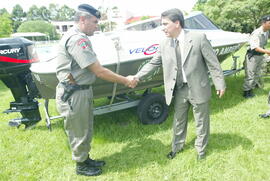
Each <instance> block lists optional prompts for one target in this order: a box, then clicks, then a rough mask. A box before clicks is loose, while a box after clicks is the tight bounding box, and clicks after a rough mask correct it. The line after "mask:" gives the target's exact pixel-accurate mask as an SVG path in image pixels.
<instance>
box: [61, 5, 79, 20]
mask: <svg viewBox="0 0 270 181" xmlns="http://www.w3.org/2000/svg"><path fill="white" fill-rule="evenodd" d="M74 14H75V10H74V9H72V8H70V7H68V6H66V5H64V6H62V7H61V8H60V9H59V11H58V19H57V20H58V21H70V20H72V19H73V17H74Z"/></svg>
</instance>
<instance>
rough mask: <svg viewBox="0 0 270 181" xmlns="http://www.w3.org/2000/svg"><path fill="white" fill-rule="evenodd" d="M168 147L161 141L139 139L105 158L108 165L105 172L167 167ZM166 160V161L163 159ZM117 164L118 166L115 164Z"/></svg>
mask: <svg viewBox="0 0 270 181" xmlns="http://www.w3.org/2000/svg"><path fill="white" fill-rule="evenodd" d="M167 151H168V147H167V146H165V145H164V144H162V143H161V141H159V140H153V139H139V140H136V141H133V142H131V143H129V144H127V145H126V146H125V147H124V148H123V149H122V150H119V152H117V153H114V154H112V155H109V156H107V157H103V158H102V159H103V160H106V162H107V164H106V167H107V168H105V169H104V170H105V172H126V171H130V170H133V169H136V168H143V167H144V166H147V165H149V164H153V163H157V164H159V165H165V164H167V162H169V160H168V159H167V158H166V155H165V154H164V153H166V152H167ZM162 158H164V159H162ZM115 163H117V164H115Z"/></svg>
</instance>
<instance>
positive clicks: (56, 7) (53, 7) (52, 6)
mask: <svg viewBox="0 0 270 181" xmlns="http://www.w3.org/2000/svg"><path fill="white" fill-rule="evenodd" d="M49 11H50V14H51V20H54V21H56V20H58V19H59V17H58V11H59V5H57V4H53V3H51V4H49Z"/></svg>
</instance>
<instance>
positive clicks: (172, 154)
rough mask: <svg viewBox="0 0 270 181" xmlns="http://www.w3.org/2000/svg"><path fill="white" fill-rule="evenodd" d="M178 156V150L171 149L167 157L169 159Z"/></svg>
mask: <svg viewBox="0 0 270 181" xmlns="http://www.w3.org/2000/svg"><path fill="white" fill-rule="evenodd" d="M175 156H176V152H173V151H171V152H170V153H169V154H168V155H167V158H168V159H173V158H174V157H175Z"/></svg>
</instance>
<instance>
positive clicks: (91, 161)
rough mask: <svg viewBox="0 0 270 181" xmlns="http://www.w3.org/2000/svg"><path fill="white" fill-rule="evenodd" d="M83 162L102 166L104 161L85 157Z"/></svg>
mask: <svg viewBox="0 0 270 181" xmlns="http://www.w3.org/2000/svg"><path fill="white" fill-rule="evenodd" d="M84 163H85V164H87V165H89V166H90V167H103V166H104V165H105V161H102V160H92V159H91V158H89V157H88V158H87V159H86V160H85V161H84Z"/></svg>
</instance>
